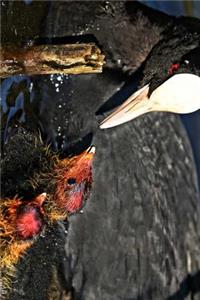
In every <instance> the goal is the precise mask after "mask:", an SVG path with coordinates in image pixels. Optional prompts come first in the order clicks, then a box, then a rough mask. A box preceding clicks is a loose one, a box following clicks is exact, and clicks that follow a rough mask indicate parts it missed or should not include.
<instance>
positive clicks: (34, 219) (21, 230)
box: [2, 193, 46, 241]
mask: <svg viewBox="0 0 200 300" xmlns="http://www.w3.org/2000/svg"><path fill="white" fill-rule="evenodd" d="M45 200H46V193H43V194H40V195H38V196H37V197H35V198H34V199H33V200H32V201H30V200H29V201H26V200H24V199H23V200H22V199H20V198H17V197H15V198H14V199H9V200H6V201H2V222H4V225H5V226H4V228H5V234H6V233H8V234H9V235H10V236H11V237H16V239H18V240H23V241H24V240H27V239H32V238H34V237H35V236H37V235H38V234H39V233H40V232H41V230H42V228H43V225H44V210H43V203H44V201H45ZM6 225H7V226H6ZM9 229H10V232H9Z"/></svg>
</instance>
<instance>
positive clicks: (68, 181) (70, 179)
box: [67, 178, 76, 185]
mask: <svg viewBox="0 0 200 300" xmlns="http://www.w3.org/2000/svg"><path fill="white" fill-rule="evenodd" d="M67 183H68V184H69V185H73V184H75V183H76V179H75V178H69V179H68V180H67Z"/></svg>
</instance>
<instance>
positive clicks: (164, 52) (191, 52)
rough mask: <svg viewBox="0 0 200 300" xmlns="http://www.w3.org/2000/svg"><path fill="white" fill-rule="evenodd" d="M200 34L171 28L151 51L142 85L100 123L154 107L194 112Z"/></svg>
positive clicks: (199, 91) (198, 102)
mask: <svg viewBox="0 0 200 300" xmlns="http://www.w3.org/2000/svg"><path fill="white" fill-rule="evenodd" d="M199 39H200V34H199V33H197V32H196V31H194V32H189V31H187V30H186V28H185V27H182V26H175V27H173V28H171V29H170V28H169V29H168V31H167V33H166V34H165V35H164V38H163V39H162V40H161V41H160V42H158V44H156V45H155V46H154V48H153V49H152V51H151V52H150V54H149V55H148V57H147V59H146V61H145V63H144V68H143V77H142V79H141V81H140V83H139V89H138V90H137V91H136V92H135V93H133V94H132V95H131V96H130V97H129V98H128V99H127V100H126V101H125V102H124V103H123V104H122V105H121V106H119V107H118V108H117V109H116V110H115V111H114V112H113V113H112V114H111V115H110V116H108V117H107V118H106V119H105V120H104V121H103V122H102V123H101V125H100V128H102V129H103V128H109V127H114V126H117V125H119V124H122V123H125V122H127V121H130V120H133V119H134V118H136V117H138V116H140V115H143V114H145V113H148V112H151V111H168V112H174V113H191V112H193V111H196V110H198V109H199V108H200V46H199Z"/></svg>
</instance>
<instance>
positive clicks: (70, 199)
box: [54, 152, 94, 214]
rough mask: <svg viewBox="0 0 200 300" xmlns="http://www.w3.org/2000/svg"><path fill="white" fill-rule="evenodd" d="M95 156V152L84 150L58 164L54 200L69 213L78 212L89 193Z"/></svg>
mask: <svg viewBox="0 0 200 300" xmlns="http://www.w3.org/2000/svg"><path fill="white" fill-rule="evenodd" d="M93 157H94V153H88V152H83V153H82V154H80V155H78V156H75V157H74V158H72V159H70V160H69V159H64V160H63V161H62V162H60V164H59V165H58V166H57V186H56V191H55V194H54V201H55V203H56V205H57V206H58V207H59V208H60V209H62V210H65V211H67V212H68V213H69V214H72V213H75V212H78V211H79V210H80V209H81V208H82V207H83V204H84V200H86V198H87V196H88V194H89V190H90V188H91V185H92V162H93ZM71 182H72V183H71Z"/></svg>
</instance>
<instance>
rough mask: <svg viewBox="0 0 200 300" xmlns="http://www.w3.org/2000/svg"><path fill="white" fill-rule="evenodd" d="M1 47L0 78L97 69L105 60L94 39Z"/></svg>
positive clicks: (92, 71) (78, 72) (84, 71)
mask: <svg viewBox="0 0 200 300" xmlns="http://www.w3.org/2000/svg"><path fill="white" fill-rule="evenodd" d="M0 50H1V51H0V53H1V54H0V64H1V70H0V78H6V77H9V76H12V75H19V74H26V75H39V74H41V75H42V74H55V73H61V74H81V73H99V72H102V66H103V64H104V55H103V54H102V53H101V51H100V49H99V48H98V47H97V46H96V45H95V44H93V43H88V44H65V45H40V46H32V47H31V48H28V49H10V48H3V47H1V49H0Z"/></svg>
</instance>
